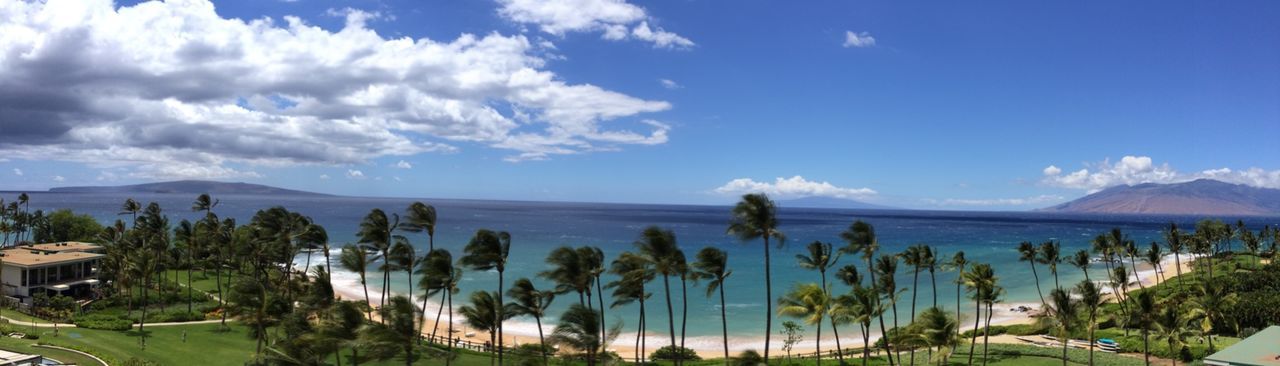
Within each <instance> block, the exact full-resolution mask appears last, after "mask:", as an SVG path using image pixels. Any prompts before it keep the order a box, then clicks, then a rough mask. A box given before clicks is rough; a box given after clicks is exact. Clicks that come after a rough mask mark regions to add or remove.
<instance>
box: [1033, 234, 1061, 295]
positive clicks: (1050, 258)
mask: <svg viewBox="0 0 1280 366" xmlns="http://www.w3.org/2000/svg"><path fill="white" fill-rule="evenodd" d="M1061 257H1062V245H1061V244H1059V243H1058V242H1057V241H1052V240H1050V241H1046V242H1044V243H1041V244H1040V257H1039V258H1037V261H1039V262H1040V264H1043V265H1045V266H1048V267H1049V272H1050V273H1053V288H1059V289H1060V288H1062V285H1059V284H1058V263H1060V262H1062V258H1061Z"/></svg>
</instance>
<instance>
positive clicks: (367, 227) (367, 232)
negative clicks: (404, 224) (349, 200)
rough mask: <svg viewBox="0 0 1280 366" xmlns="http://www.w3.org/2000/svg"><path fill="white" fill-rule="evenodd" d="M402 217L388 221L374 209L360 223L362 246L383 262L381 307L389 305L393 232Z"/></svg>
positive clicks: (384, 214)
mask: <svg viewBox="0 0 1280 366" xmlns="http://www.w3.org/2000/svg"><path fill="white" fill-rule="evenodd" d="M399 221H400V216H398V215H394V220H393V219H388V218H387V214H386V213H385V212H382V209H377V208H375V209H373V210H370V211H369V214H368V215H365V217H364V220H361V221H360V232H359V233H358V234H356V236H357V237H359V238H360V244H361V245H364V246H365V247H368V248H369V250H371V251H374V252H377V253H378V257H376V258H374V259H375V260H376V259H378V258H381V259H382V260H383V265H382V266H381V269H382V295H381V300H380V302H379V306H380V307H381V306H386V305H387V293H388V292H389V290H390V288H389V286H390V285H391V269H392V268H391V266H388V265H387V264H388V262H387V261H389V260H390V254H391V253H390V252H391V240H392V235H393V234H392V232H393V231H395V228H396V226H398V225H399V223H398V222H399Z"/></svg>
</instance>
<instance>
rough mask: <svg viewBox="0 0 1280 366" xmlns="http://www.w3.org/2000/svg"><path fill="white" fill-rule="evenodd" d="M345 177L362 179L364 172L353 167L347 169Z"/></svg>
mask: <svg viewBox="0 0 1280 366" xmlns="http://www.w3.org/2000/svg"><path fill="white" fill-rule="evenodd" d="M347 179H364V172H362V171H359V170H355V169H347Z"/></svg>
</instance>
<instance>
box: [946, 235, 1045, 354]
mask: <svg viewBox="0 0 1280 366" xmlns="http://www.w3.org/2000/svg"><path fill="white" fill-rule="evenodd" d="M1028 244H1030V243H1028ZM961 278H962V279H963V282H964V286H965V288H966V289H967V290H968V291H969V293H970V296H969V297H970V298H972V299H973V303H974V314H973V338H972V339H971V340H970V341H969V365H970V366H972V365H973V354H974V346H975V345H977V344H978V342H977V340H978V325H979V323H980V321H981V319H982V304H983V302H985V301H986V300H987V299H990V298H991V297H992V295H991V294H992V293H993V292H994V291H995V288H996V285H995V283H996V276H995V271H993V270H992V269H991V265H989V264H986V263H974V264H973V266H970V267H969V271H967V272H963V273H962V274H961ZM984 333H985V332H984ZM984 337H985V334H984ZM983 348H986V346H985V344H984V345H983ZM985 353H986V352H985V351H984V352H983V358H984V359H985V358H986V354H985Z"/></svg>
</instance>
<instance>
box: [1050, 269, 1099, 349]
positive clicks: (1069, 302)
mask: <svg viewBox="0 0 1280 366" xmlns="http://www.w3.org/2000/svg"><path fill="white" fill-rule="evenodd" d="M1079 312H1080V303H1078V302H1076V301H1075V299H1072V298H1071V291H1070V290H1063V289H1061V288H1055V289H1053V291H1049V314H1050V315H1052V317H1050V319H1051V320H1053V324H1054V326H1055V327H1056V328H1057V330H1058V338H1059V339H1061V340H1062V365H1063V366H1066V364H1067V340H1069V339H1071V331H1072V330H1074V329H1075V326H1076V323H1077V322H1079V316H1078V315H1079V314H1078V313H1079ZM1092 341H1093V340H1090V342H1092Z"/></svg>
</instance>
